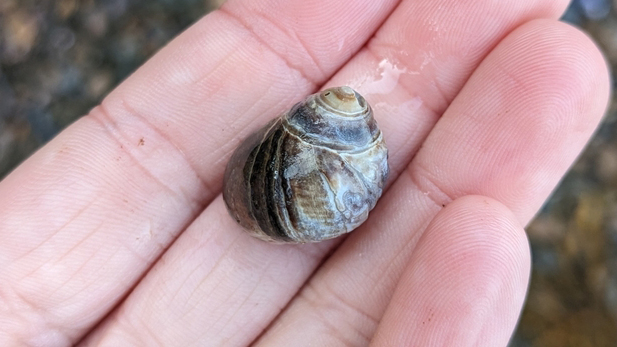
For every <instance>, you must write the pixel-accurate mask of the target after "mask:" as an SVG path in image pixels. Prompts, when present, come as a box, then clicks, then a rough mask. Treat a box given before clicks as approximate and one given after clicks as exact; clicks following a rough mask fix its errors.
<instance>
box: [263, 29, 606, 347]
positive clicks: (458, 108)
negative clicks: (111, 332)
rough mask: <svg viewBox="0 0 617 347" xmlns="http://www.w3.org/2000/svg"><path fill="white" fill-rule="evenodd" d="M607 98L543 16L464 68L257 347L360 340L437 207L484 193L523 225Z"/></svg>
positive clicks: (585, 43)
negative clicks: (448, 98) (374, 198)
mask: <svg viewBox="0 0 617 347" xmlns="http://www.w3.org/2000/svg"><path fill="white" fill-rule="evenodd" d="M607 97H608V73H607V71H606V67H605V64H604V61H603V59H602V56H601V54H600V53H599V51H598V50H597V48H596V47H595V46H594V44H593V43H592V42H591V41H590V40H589V39H588V38H587V37H586V36H585V35H584V34H582V33H581V32H579V31H578V30H576V29H574V28H572V27H570V26H568V25H566V24H563V23H559V22H556V21H549V20H542V21H541V20H538V21H532V22H529V23H527V24H525V25H523V26H521V27H520V28H518V29H517V30H515V31H514V32H513V33H512V34H510V35H509V36H508V37H507V38H505V39H504V40H503V41H502V42H501V43H500V44H499V45H498V46H497V47H496V48H495V50H494V51H493V52H491V54H490V55H488V56H487V58H486V59H485V60H484V62H483V63H482V64H481V65H480V66H479V67H478V69H477V70H476V71H475V72H474V74H473V76H472V77H471V78H470V80H469V81H468V82H467V84H466V85H465V87H464V89H463V90H462V91H461V93H460V94H459V95H458V96H457V97H456V99H455V100H454V101H453V103H452V104H451V106H450V107H449V108H448V110H447V111H446V112H445V114H444V115H443V116H442V118H441V119H440V121H439V123H437V125H436V126H435V128H434V129H433V130H432V132H431V134H430V135H429V137H428V138H427V140H426V141H425V142H424V144H423V147H422V149H421V150H420V151H419V152H418V154H417V156H416V157H415V158H414V160H413V161H412V162H411V164H410V166H409V167H408V168H407V171H406V172H405V174H403V175H401V177H399V179H398V180H397V182H396V183H395V184H394V186H393V189H391V190H390V191H388V193H387V194H386V196H384V198H382V201H381V202H380V204H378V206H377V208H376V210H375V211H374V213H375V215H376V218H373V219H370V220H369V221H368V222H367V224H366V225H365V226H363V227H362V228H361V229H360V230H358V231H356V232H354V233H353V234H352V235H351V236H350V237H349V238H348V239H347V240H346V241H345V243H344V244H343V245H342V246H341V247H340V248H339V249H338V250H337V252H336V253H335V254H334V255H333V256H332V257H331V258H330V259H328V261H327V262H326V263H325V264H324V266H323V267H322V268H320V270H319V271H318V272H317V273H316V274H315V275H314V276H313V277H312V278H311V280H310V282H309V283H308V284H307V286H306V287H305V288H303V290H302V292H301V293H300V294H299V295H297V296H296V298H295V299H294V301H293V302H292V303H291V304H290V305H289V306H288V308H287V310H286V312H284V313H283V314H282V315H281V316H279V318H278V321H277V322H276V323H274V324H273V325H272V328H271V330H270V331H269V332H268V333H267V334H265V335H264V336H263V337H262V341H263V342H264V345H268V346H272V345H281V344H284V343H283V342H284V341H291V340H300V341H302V340H303V338H305V336H323V342H324V344H327V343H326V342H327V341H331V342H332V343H334V342H333V341H339V340H343V341H347V342H348V343H349V344H351V345H358V344H363V343H367V342H368V340H370V338H371V336H372V335H373V333H374V331H375V328H376V327H377V324H378V322H379V320H380V318H381V316H382V314H383V312H384V310H385V308H386V305H387V303H388V302H389V301H390V298H391V295H392V292H393V290H394V287H395V285H396V283H397V280H398V278H399V276H400V274H401V272H402V270H403V268H404V266H405V264H407V263H408V260H409V257H410V256H411V254H412V252H413V251H414V248H415V245H416V243H417V240H418V239H419V237H420V236H421V235H422V232H423V230H424V228H425V227H426V225H427V224H428V223H429V221H430V220H431V219H432V218H433V216H434V215H435V214H436V213H437V212H438V211H439V210H440V209H441V208H442V206H445V205H447V204H448V203H449V202H450V199H456V198H457V197H461V196H465V195H469V194H486V195H487V196H489V197H491V198H493V199H496V200H498V201H500V202H502V203H504V204H505V205H506V206H507V207H508V208H510V209H512V210H513V211H514V212H515V216H516V217H517V218H518V219H519V223H520V224H524V223H526V221H527V220H528V218H530V216H531V214H532V213H533V212H532V209H534V208H535V209H538V208H539V207H540V205H541V203H542V202H543V201H544V199H545V198H546V197H547V195H548V194H549V192H550V191H551V190H552V189H553V188H554V187H555V185H556V184H557V182H558V181H559V179H560V178H561V177H562V176H563V174H564V173H565V171H566V170H567V168H568V166H569V165H570V164H571V163H572V161H573V160H574V158H575V156H576V155H577V153H579V152H580V151H581V149H582V148H583V146H584V144H585V142H586V141H587V139H589V137H590V136H591V134H592V132H593V130H594V129H595V127H596V126H597V124H598V122H599V119H600V117H601V115H602V113H603V109H604V107H605V105H606V101H607ZM461 177H463V178H464V179H462V178H461Z"/></svg>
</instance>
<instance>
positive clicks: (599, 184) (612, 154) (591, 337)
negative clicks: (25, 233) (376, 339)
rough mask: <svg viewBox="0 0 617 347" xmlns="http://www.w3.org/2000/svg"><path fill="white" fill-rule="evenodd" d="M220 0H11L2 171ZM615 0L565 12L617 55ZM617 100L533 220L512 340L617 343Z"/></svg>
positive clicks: (5, 36)
mask: <svg viewBox="0 0 617 347" xmlns="http://www.w3.org/2000/svg"><path fill="white" fill-rule="evenodd" d="M217 2H221V1H214V0H175V1H174V0H157V1H152V0H150V1H146V0H82V1H77V0H57V1H43V0H38V1H35V0H0V178H1V177H3V176H5V175H6V174H7V173H8V172H10V170H11V169H12V168H13V167H15V165H17V164H18V163H19V162H21V161H22V160H24V158H26V157H27V156H28V155H29V154H30V153H32V152H33V151H34V150H36V148H38V147H39V146H41V145H42V144H43V143H45V142H46V141H48V140H49V139H51V138H52V137H53V136H54V135H55V134H56V133H57V132H58V131H60V130H61V129H62V128H64V127H65V126H66V125H68V124H70V123H71V122H73V121H74V120H75V119H76V118H77V117H80V116H81V115H83V114H85V113H87V112H88V111H89V110H90V109H91V108H92V107H93V106H94V105H96V104H97V103H99V102H100V100H101V99H102V97H103V96H104V95H106V93H108V92H109V90H110V89H111V88H113V87H114V86H115V85H117V84H118V83H119V82H120V81H121V80H123V79H124V78H126V77H127V75H129V74H130V73H131V72H132V71H133V70H134V69H136V68H137V67H138V66H139V65H141V64H142V63H143V62H144V61H145V60H146V59H147V58H148V57H150V56H151V55H152V54H153V53H154V52H156V50H158V49H159V48H160V47H161V46H162V45H164V44H165V43H166V42H168V41H169V40H170V39H171V38H173V37H174V36H175V35H177V34H178V33H179V32H180V31H182V30H183V29H184V28H186V27H187V26H188V25H190V24H191V23H193V22H194V21H195V20H197V19H198V18H199V17H201V16H202V15H203V14H204V13H206V12H207V11H209V10H211V9H213V8H215V7H216V6H217V4H216V3H217ZM613 6H617V0H616V1H615V5H614V4H613V3H612V2H611V1H610V0H575V1H574V2H573V3H572V5H571V6H570V9H569V10H568V12H567V13H566V15H565V16H564V18H563V19H564V20H565V21H568V22H570V23H573V24H574V25H577V26H579V27H581V28H582V29H583V30H586V31H587V32H588V33H589V34H590V35H592V36H593V37H594V38H595V40H596V41H597V42H598V43H599V44H600V46H601V47H602V48H603V50H604V52H605V53H606V55H607V58H608V60H609V62H610V64H611V65H612V67H613V70H615V67H616V65H617V14H616V12H617V11H616V10H615V8H613ZM616 123H617V104H616V103H615V102H614V100H613V102H612V104H611V107H610V108H609V111H608V113H607V115H606V117H605V119H604V122H603V124H602V126H601V128H600V130H599V131H598V132H597V134H596V135H595V137H594V138H593V140H592V142H591V143H590V145H589V146H588V148H587V149H586V150H585V152H584V154H583V155H582V156H581V158H579V160H578V161H577V163H576V164H575V165H574V166H573V168H572V170H571V171H570V172H569V173H568V175H567V176H566V177H565V178H564V180H563V182H562V183H561V185H560V186H559V188H558V189H557V190H556V191H555V193H554V194H553V196H552V198H551V199H550V200H549V201H548V202H547V204H546V206H545V207H544V208H543V210H542V212H541V213H540V214H539V215H538V216H537V217H536V219H535V220H534V221H533V222H532V223H531V225H530V226H529V228H528V234H529V238H530V240H531V247H532V255H533V274H532V280H531V288H530V292H529V297H528V301H527V305H526V306H525V310H524V312H523V316H522V318H521V322H520V326H519V328H518V330H517V332H516V334H515V336H514V338H513V341H512V343H511V345H512V346H516V347H523V346H583V347H584V346H617V136H616V135H617V134H616V131H617V125H616Z"/></svg>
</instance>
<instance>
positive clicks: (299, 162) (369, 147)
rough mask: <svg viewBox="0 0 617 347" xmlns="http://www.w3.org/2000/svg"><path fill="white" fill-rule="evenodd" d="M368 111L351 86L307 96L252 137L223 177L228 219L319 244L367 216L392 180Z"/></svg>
mask: <svg viewBox="0 0 617 347" xmlns="http://www.w3.org/2000/svg"><path fill="white" fill-rule="evenodd" d="M387 157H388V150H387V148H386V145H385V142H384V140H383V136H382V134H381V131H380V130H379V128H378V127H377V123H376V122H375V119H374V118H373V112H372V110H371V107H370V106H369V105H368V104H367V102H366V101H365V100H364V98H363V97H362V96H361V95H360V94H358V93H357V92H355V91H354V90H353V89H351V88H349V87H337V88H330V89H327V90H324V91H322V92H320V93H317V94H313V95H310V96H308V97H307V98H306V99H304V101H302V102H300V103H298V104H296V105H295V106H293V107H292V108H291V109H290V110H289V111H288V112H286V113H284V114H283V115H282V116H280V117H279V118H276V119H274V120H272V121H271V122H269V123H268V124H266V126H264V127H263V128H262V129H260V130H259V131H257V132H255V133H253V134H252V135H250V136H249V137H248V138H247V139H246V140H244V142H243V143H242V144H241V145H240V146H239V147H238V148H237V149H236V151H235V152H234V154H233V155H232V157H231V159H230V161H229V163H228V164H227V169H226V171H225V181H224V183H223V197H224V199H225V203H226V205H227V209H228V210H229V213H230V214H231V216H232V217H233V218H234V219H235V220H236V221H237V222H238V223H239V224H240V225H242V226H243V227H244V228H245V229H247V230H248V231H249V232H250V233H251V234H253V235H254V236H256V237H258V238H261V239H263V240H267V241H275V242H296V243H304V242H316V241H321V240H326V239H331V238H334V237H337V236H339V235H342V234H344V233H347V232H349V231H351V230H353V229H355V228H356V227H358V226H359V225H360V224H362V223H363V222H364V221H365V220H366V219H367V218H368V213H369V211H370V210H372V209H373V207H375V203H376V202H377V199H379V197H380V196H381V193H382V190H383V187H384V184H385V181H386V179H387V176H388V162H387Z"/></svg>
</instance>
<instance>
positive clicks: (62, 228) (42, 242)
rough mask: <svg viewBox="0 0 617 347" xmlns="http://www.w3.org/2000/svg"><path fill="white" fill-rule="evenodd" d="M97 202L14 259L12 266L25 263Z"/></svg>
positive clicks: (89, 203) (81, 210)
mask: <svg viewBox="0 0 617 347" xmlns="http://www.w3.org/2000/svg"><path fill="white" fill-rule="evenodd" d="M95 201H96V200H90V202H88V204H87V205H85V206H84V207H83V208H81V209H79V210H78V211H77V212H75V214H74V215H73V216H71V217H69V219H67V221H66V222H65V223H64V224H63V225H62V226H60V228H58V229H57V230H56V231H55V232H52V233H49V235H48V236H47V237H45V239H43V240H42V241H41V242H39V243H38V244H37V245H36V246H34V247H32V248H31V249H30V250H29V251H27V252H26V253H24V254H22V255H20V256H19V257H17V258H15V259H13V260H12V261H11V263H12V264H16V263H19V262H21V261H23V260H24V259H25V258H26V257H28V256H29V255H31V254H32V253H34V252H35V251H36V250H37V249H38V248H39V247H41V246H43V245H44V244H46V243H47V242H49V241H50V240H51V239H52V238H53V237H54V236H56V235H58V233H60V232H61V231H63V230H64V229H65V228H66V227H67V226H69V225H70V224H72V223H73V222H74V221H75V220H76V219H77V218H79V217H80V216H81V215H82V214H83V213H84V212H85V211H86V210H88V209H89V208H90V206H92V205H93V204H94V202H95Z"/></svg>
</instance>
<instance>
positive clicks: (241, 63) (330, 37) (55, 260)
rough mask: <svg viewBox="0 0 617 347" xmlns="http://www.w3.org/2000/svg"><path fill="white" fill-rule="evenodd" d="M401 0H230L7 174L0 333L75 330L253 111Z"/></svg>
mask: <svg viewBox="0 0 617 347" xmlns="http://www.w3.org/2000/svg"><path fill="white" fill-rule="evenodd" d="M395 4H396V1H395V0H381V1H373V0H362V1H350V0H344V1H335V2H333V1H324V0H318V1H312V2H306V1H301V0H293V1H290V0H257V1H241V0H238V1H231V2H230V3H228V4H227V5H226V6H224V7H223V9H222V10H220V11H217V12H215V13H212V14H210V15H208V16H207V17H206V18H204V19H203V20H201V21H200V22H198V23H197V24H195V25H194V26H193V27H191V28H190V29H189V30H187V31H186V32H185V33H184V34H182V35H181V36H180V37H178V38H177V39H175V40H174V41H173V42H172V43H171V44H169V45H168V46H167V47H166V48H165V49H163V50H162V51H161V52H160V53H159V54H157V55H156V56H155V57H154V58H153V59H152V60H151V61H150V62H148V63H147V64H146V65H145V66H144V67H142V68H141V69H140V70H139V71H138V72H136V73H135V74H134V75H133V76H132V77H130V78H129V79H128V80H127V81H126V82H125V83H123V84H122V85H121V86H120V87H119V88H117V89H116V90H115V91H114V92H112V94H111V95H109V97H108V98H107V99H106V100H105V101H104V102H103V104H102V106H101V107H97V108H96V109H94V110H93V111H92V113H91V114H90V115H89V116H88V117H85V118H82V119H81V120H79V121H77V122H76V123H75V124H73V125H72V126H71V127H70V128H69V129H67V130H66V131H64V132H63V133H62V134H60V135H59V136H58V137H57V138H56V139H54V140H53V141H52V142H51V143H49V144H48V145H47V146H45V147H44V148H43V149H41V150H40V151H39V152H37V153H36V154H35V155H34V156H32V157H31V158H30V159H29V160H27V161H26V162H25V163H24V164H23V165H22V166H21V167H19V168H18V169H16V170H15V171H14V172H13V173H12V174H11V175H9V176H8V177H7V178H6V179H5V180H4V181H3V182H1V183H0V197H1V198H0V199H1V200H0V236H1V237H2V240H3V242H2V244H1V245H0V278H2V279H3V281H2V282H1V283H0V297H1V298H2V300H3V303H6V305H2V306H3V307H4V309H0V326H3V327H7V329H8V330H5V331H4V332H3V334H0V341H3V342H9V343H8V344H9V345H11V342H13V343H16V342H17V341H18V342H17V343H20V342H21V343H24V342H28V343H32V341H41V339H44V340H45V344H47V345H54V344H63V343H70V342H72V341H75V340H76V339H77V338H78V337H79V336H80V335H81V334H82V333H83V332H84V331H85V330H87V329H88V328H89V327H91V326H92V325H93V324H94V323H95V322H96V321H98V320H99V319H100V318H101V317H102V316H104V315H105V314H106V313H107V312H108V311H109V310H110V309H111V308H112V307H113V306H114V305H115V304H116V303H117V302H118V301H119V300H120V298H122V297H123V296H124V294H125V293H126V292H127V291H128V290H129V289H130V288H131V287H132V286H133V285H134V284H135V282H136V281H137V280H138V279H139V278H140V277H141V276H142V274H143V272H144V271H146V269H148V267H149V266H150V265H151V263H152V262H153V261H154V260H155V259H156V258H157V257H158V256H159V255H160V253H161V252H162V251H163V250H164V249H165V248H166V247H167V246H168V245H169V244H170V243H171V242H172V241H173V240H174V238H175V237H176V236H177V235H178V234H179V233H180V231H181V230H182V229H183V227H184V226H185V225H187V224H188V223H189V222H190V221H191V220H192V219H193V218H194V217H195V215H196V214H197V213H198V212H199V211H200V210H201V209H202V208H203V206H204V205H205V204H207V203H208V202H209V201H210V200H211V199H212V198H213V196H214V194H216V193H217V192H218V191H219V189H220V181H221V175H222V171H223V165H222V162H223V161H224V160H225V158H226V157H227V156H228V153H229V152H230V151H231V150H232V149H233V147H235V145H236V143H237V142H238V141H239V140H240V139H241V138H242V137H244V136H245V135H246V134H247V133H248V132H250V131H251V129H253V128H255V127H256V126H257V124H255V125H253V123H252V122H255V123H260V122H261V121H262V120H264V119H266V118H270V117H273V116H275V115H276V114H277V113H279V112H281V111H283V110H284V109H286V108H287V107H288V106H289V105H290V104H291V103H293V102H294V101H296V99H297V98H299V97H301V96H303V95H305V94H307V93H309V92H310V91H312V90H314V89H316V88H317V87H318V86H319V85H320V84H321V83H323V82H324V81H325V80H326V79H327V78H329V77H330V75H331V74H333V73H334V72H335V71H336V70H337V69H338V68H339V67H340V66H341V65H342V64H344V63H345V62H346V60H347V59H349V58H350V57H351V56H352V55H353V54H354V52H356V51H357V50H358V49H359V48H360V47H361V46H362V45H363V44H364V42H365V41H366V40H367V39H368V38H369V37H370V36H371V35H372V33H373V31H374V30H375V29H376V28H377V27H378V26H379V25H380V23H381V22H382V21H383V20H384V19H385V17H386V16H387V15H388V13H389V12H390V11H391V10H392V9H393V7H394V6H395ZM4 323H7V324H4ZM9 323H10V324H9ZM7 340H8V341H7ZM0 344H1V345H5V344H6V343H0Z"/></svg>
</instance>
